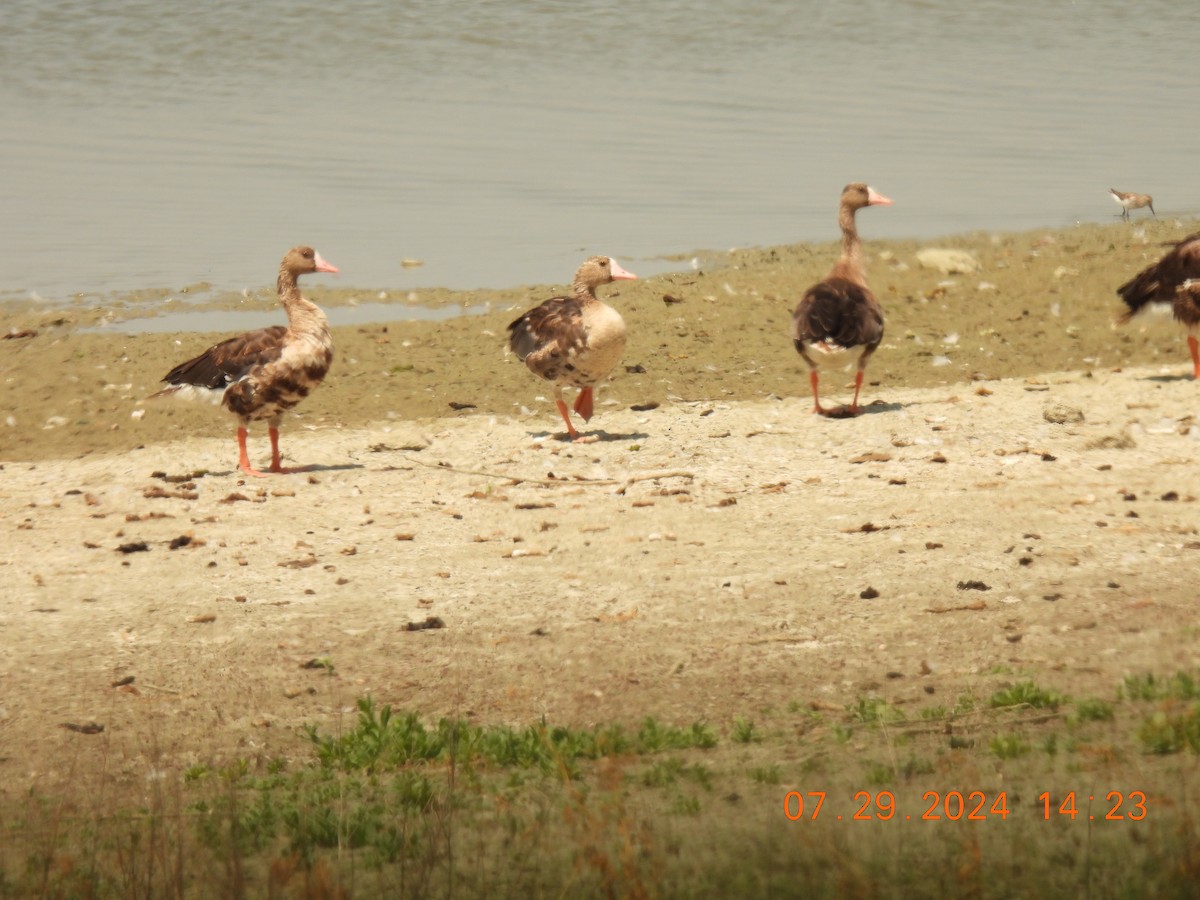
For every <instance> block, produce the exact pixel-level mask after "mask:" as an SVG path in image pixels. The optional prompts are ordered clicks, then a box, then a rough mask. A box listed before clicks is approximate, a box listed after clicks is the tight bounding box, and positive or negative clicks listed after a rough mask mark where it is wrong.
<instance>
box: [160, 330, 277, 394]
mask: <svg viewBox="0 0 1200 900" xmlns="http://www.w3.org/2000/svg"><path fill="white" fill-rule="evenodd" d="M286 333H287V328H286V327H284V326H283V325H272V326H271V327H269V328H263V329H260V330H258V331H250V332H247V333H246V334H242V335H238V336H237V337H231V338H229V339H227V340H224V341H221V342H220V343H219V344H214V345H213V346H211V347H209V348H208V349H207V350H205V351H204V352H203V353H201V354H200V355H199V356H197V357H195V358H193V359H189V360H188V361H187V362H182V363H180V364H179V365H177V366H176V367H175V368H174V369H172V370H171V371H170V372H168V373H167V374H166V376H164V378H163V381H165V382H166V383H167V384H174V385H185V384H191V385H195V386H196V387H202V388H208V389H209V390H219V389H220V388H222V387H227V386H228V385H230V384H233V382H235V381H237V380H238V379H239V378H242V377H244V376H245V375H246V374H247V373H248V372H250V371H251V370H252V369H254V368H255V367H256V366H262V365H266V364H267V363H269V362H274V361H275V360H277V359H279V356H280V354H281V353H282V352H283V338H284V335H285V334H286Z"/></svg>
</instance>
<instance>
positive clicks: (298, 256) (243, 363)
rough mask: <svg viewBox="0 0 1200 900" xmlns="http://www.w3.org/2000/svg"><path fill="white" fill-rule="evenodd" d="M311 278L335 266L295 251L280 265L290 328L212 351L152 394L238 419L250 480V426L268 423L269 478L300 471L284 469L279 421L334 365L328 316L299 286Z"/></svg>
mask: <svg viewBox="0 0 1200 900" xmlns="http://www.w3.org/2000/svg"><path fill="white" fill-rule="evenodd" d="M309 272H337V267H336V266H333V265H330V264H329V263H327V262H326V261H325V260H324V259H322V258H321V254H320V253H317V251H315V250H313V248H312V247H293V248H292V249H291V250H289V251H288V252H287V255H286V256H284V258H283V262H281V263H280V264H279V281H278V286H279V302H280V303H282V304H283V308H284V311H285V312H286V313H287V318H288V323H287V326H286V327H285V326H283V325H272V326H271V327H269V328H261V329H259V330H258V331H248V332H246V333H245V334H242V335H238V336H237V337H231V338H229V339H228V340H224V341H221V343H219V344H214V345H213V346H212V347H209V348H208V349H207V350H205V351H204V352H203V353H201V354H200V355H199V356H197V357H195V358H194V359H189V360H188V361H187V362H184V363H180V364H179V365H177V366H176V367H175V368H174V369H172V370H171V371H170V372H168V373H167V374H166V376H165V377H164V378H163V381H165V382H167V384H168V385H169V387H165V388H163V389H162V390H161V391H159V392H158V393H157V394H153V395H151V397H152V398H153V397H167V396H175V397H180V398H184V399H196V398H202V399H205V400H210V401H212V402H213V403H220V404H221V405H222V406H224V407H225V408H226V409H227V410H229V411H230V412H231V413H233V414H234V415H235V416H237V420H238V429H237V442H238V468H239V469H241V470H242V471H243V472H245V473H246V474H247V475H256V476H262V475H263V473H262V472H259V471H257V470H256V469H254V467H253V466H251V465H250V456H249V454H248V453H247V451H246V427H247V426H248V425H249V424H250V423H251V422H261V421H262V420H264V419H265V420H266V421H267V432H268V434H269V435H270V438H271V468H270V471H271V472H277V473H287V472H293V471H297V470H295V469H285V468H283V466H282V465H281V464H280V458H279V420H280V418H282V416H283V414H284V413H285V412H287V411H288V410H289V409H291V408H292V407H293V406H295V405H296V404H297V403H299V402H300V401H301V400H303V399H304V398H305V397H307V396H308V395H309V393H310V392H311V391H312V390H313V389H314V388H315V387H316V386H317V385H319V384H320V383H321V381H322V380H323V379H324V378H325V373H326V372H328V371H329V366H330V364H331V363H332V362H333V338H332V337H330V334H329V322H328V320H326V318H325V313H323V312H322V311H321V308H320V307H319V306H317V305H316V304H315V303H313V302H312V301H311V300H308V299H306V298H305V297H303V296H302V295H301V294H300V288H299V286H298V285H297V284H296V279H297V278H299V277H300V276H301V275H304V274H307V273H309Z"/></svg>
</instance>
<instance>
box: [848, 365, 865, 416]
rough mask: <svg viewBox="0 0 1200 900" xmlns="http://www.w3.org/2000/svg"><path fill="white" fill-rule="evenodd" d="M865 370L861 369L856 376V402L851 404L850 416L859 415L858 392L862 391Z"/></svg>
mask: <svg viewBox="0 0 1200 900" xmlns="http://www.w3.org/2000/svg"><path fill="white" fill-rule="evenodd" d="M862 383H863V370H862V369H859V370H858V373H857V374H856V375H855V376H854V401H853V402H852V403H851V404H850V415H852V416H857V415H858V392H859V391H861V390H862Z"/></svg>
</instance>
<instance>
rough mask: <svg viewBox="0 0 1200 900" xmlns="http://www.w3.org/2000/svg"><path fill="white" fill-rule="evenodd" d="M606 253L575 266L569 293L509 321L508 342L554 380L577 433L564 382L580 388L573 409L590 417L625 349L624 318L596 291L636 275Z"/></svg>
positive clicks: (571, 431) (557, 399)
mask: <svg viewBox="0 0 1200 900" xmlns="http://www.w3.org/2000/svg"><path fill="white" fill-rule="evenodd" d="M636 278H637V276H636V275H634V274H633V273H632V272H627V271H625V270H624V269H623V268H621V266H620V265H618V264H617V261H616V260H614V259H612V258H611V257H608V256H593V257H590V258H589V259H587V260H585V261H584V262H583V264H582V265H581V266H580V267H579V269H578V270H577V271H576V272H575V279H574V281H573V282H572V283H571V296H569V297H553V298H551V299H549V300H547V301H545V302H544V303H542V304H540V305H538V306H535V307H534V308H533V309H531V310H529V311H528V312H527V313H525V314H524V315H522V316H521V317H520V318H518V319H515V320H514V321H513V322H512V323H510V324H509V326H508V331H509V332H510V334H509V338H508V348H509V350H510V351H512V352H513V353H515V354H516V355H517V358H518V359H519V360H521V361H522V362H523V363H525V365H526V366H527V367H528V368H529V371H531V372H533V374H534V375H537V376H538V377H539V378H544V379H546V380H547V381H550V382H553V384H554V403H555V405H556V406H557V407H558V412H559V414H560V415H561V416H562V418H563V421H564V422H566V423H567V435H568V437H570V438H571V439H572V440H578V439H579V432H577V431H576V430H575V426H574V425H573V424H572V423H571V416H570V413H568V411H567V404H566V402H565V401H564V400H563V395H562V389H563V388H564V387H576V388H579V396H578V397H577V398H576V400H575V412H577V413H578V414H579V415H580V416H581V417H582V418H583V420H584V421H585V422H587V421H589V420H590V419H591V418H592V412H593V410H594V394H593V392H594V389H595V387H596V385H597V384H599V383H600V382H601V381H603V380H604V379H605V378H607V377H608V375H609V374H610V373H611V372H612V371H613V369H615V368H616V367H617V363H619V362H620V361H621V355H622V353H624V352H625V320H624V319H622V318H621V314H620V313H619V312H617V311H616V310H615V309H613V308H612V307H611V306H609V305H608V304H606V303H604V302H603V301H601V300H600V299H599V298H598V297H597V296H596V288H598V287H600V286H602V285H605V284H610V283H612V282H613V281H619V280H624V279H636Z"/></svg>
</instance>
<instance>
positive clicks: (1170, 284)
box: [1117, 232, 1200, 321]
mask: <svg viewBox="0 0 1200 900" xmlns="http://www.w3.org/2000/svg"><path fill="white" fill-rule="evenodd" d="M1189 278H1197V279H1200V232H1197V233H1196V234H1191V235H1188V236H1187V237H1185V238H1184V239H1183V240H1182V241H1180V242H1179V243H1178V244H1176V245H1175V246H1174V247H1173V248H1171V250H1169V251H1168V252H1167V253H1166V255H1165V256H1163V258H1162V259H1160V260H1159V261H1158V262H1156V263H1152V264H1151V265H1149V266H1146V268H1144V269H1142V271H1140V272H1138V273H1137V274H1136V275H1134V276H1133V278H1131V279H1129V281H1127V282H1125V283H1124V284H1123V285H1121V286H1120V287H1119V288H1117V293H1118V294H1119V295H1120V297H1121V299H1122V300H1124V301H1125V305H1126V306H1128V307H1129V310H1128V312H1126V313H1125V314H1124V315H1122V316H1121V321H1128V320H1129V319H1130V317H1132V316H1133V315H1134V313H1136V312H1138V311H1139V310H1141V308H1142V307H1143V306H1145V305H1146V304H1147V303H1173V302H1174V301H1175V291H1176V289H1177V288H1179V286H1180V285H1182V284H1183V283H1184V282H1185V281H1187V280H1188V279H1189Z"/></svg>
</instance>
